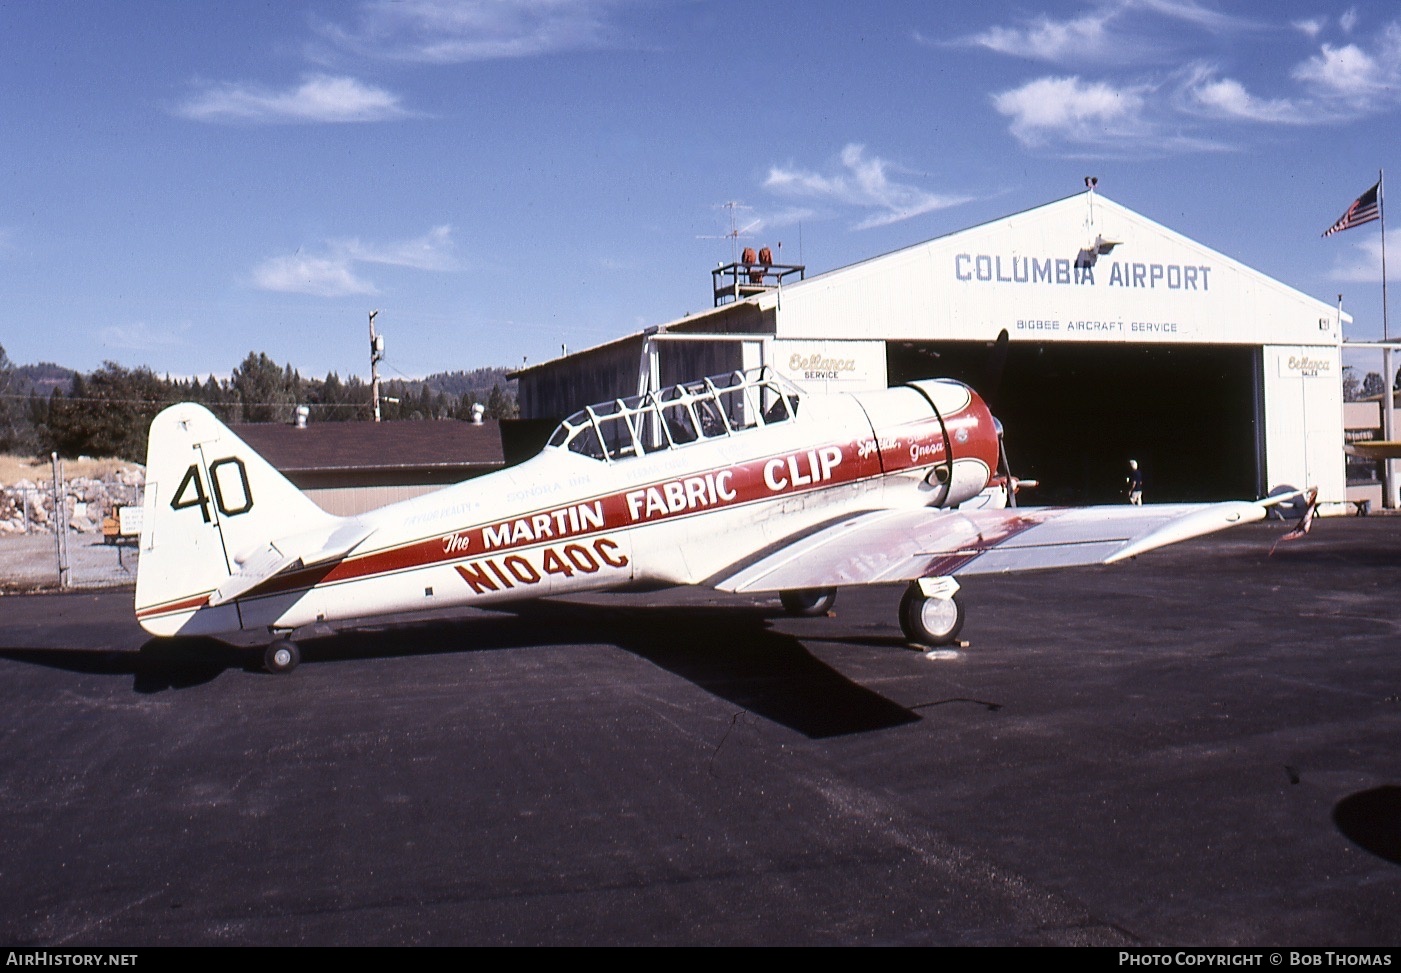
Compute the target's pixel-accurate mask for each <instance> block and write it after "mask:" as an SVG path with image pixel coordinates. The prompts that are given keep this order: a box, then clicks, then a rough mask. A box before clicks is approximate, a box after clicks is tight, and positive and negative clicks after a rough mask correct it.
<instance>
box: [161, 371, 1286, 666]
mask: <svg viewBox="0 0 1401 973" xmlns="http://www.w3.org/2000/svg"><path fill="white" fill-rule="evenodd" d="M1000 434H1001V429H1000V426H999V424H998V423H997V421H996V420H995V419H994V418H993V416H992V415H991V413H990V412H989V411H988V408H987V406H986V405H985V404H984V403H983V400H982V399H981V398H979V397H978V395H977V393H975V392H974V391H973V390H972V389H970V388H969V387H968V386H966V385H963V384H961V383H959V382H954V381H949V380H928V381H918V382H911V383H909V384H907V385H903V386H900V387H897V388H891V389H886V390H883V391H876V392H863V393H856V394H837V395H809V394H804V393H802V392H800V391H799V390H798V389H796V388H795V387H793V386H792V385H791V384H790V383H788V382H786V381H785V380H783V379H782V378H781V377H780V376H778V375H776V374H775V373H773V372H772V371H771V370H767V369H761V370H757V371H751V372H735V373H732V374H729V375H724V376H718V377H714V378H707V379H702V380H699V381H695V382H688V383H686V384H683V385H676V386H672V387H669V388H665V389H662V390H660V391H655V392H649V393H647V394H644V395H639V396H634V397H631V398H627V399H619V400H614V401H612V402H606V403H603V404H601V405H596V406H592V407H590V408H587V409H584V410H582V411H580V412H578V413H575V414H574V415H573V416H571V417H569V418H568V419H566V420H565V421H564V422H563V423H562V424H561V425H560V426H559V428H558V429H556V430H555V432H554V434H553V435H552V436H551V437H550V440H549V444H548V445H547V446H546V447H545V448H544V450H543V451H542V452H541V453H540V454H539V455H538V456H535V457H533V458H532V459H530V460H527V461H526V462H524V463H521V464H520V465H519V466H516V467H512V468H509V469H505V470H501V471H499V472H495V473H491V474H488V475H486V476H482V477H479V478H477V479H473V480H468V481H465V482H463V483H459V484H457V485H456V486H451V487H447V488H444V489H442V490H440V491H437V492H435V493H431V494H427V495H425V496H421V497H417V498H415V499H412V500H407V501H404V502H401V503H395V504H390V505H388V506H385V507H381V508H379V509H377V510H373V511H370V512H369V513H365V514H361V515H359V516H355V517H336V516H332V515H331V514H328V513H326V512H325V511H323V510H322V509H321V508H320V507H318V506H317V505H316V504H315V503H313V502H312V501H311V500H310V499H308V498H307V497H306V496H305V495H304V494H302V493H301V492H300V491H299V490H298V489H297V488H296V487H295V486H293V485H292V484H291V483H289V482H288V481H287V480H286V479H285V478H283V476H282V475H281V474H280V473H278V472H277V471H276V470H275V469H273V467H272V466H270V465H269V464H268V463H267V462H266V461H265V460H263V459H262V457H260V456H258V454H256V453H255V452H253V450H252V449H250V448H249V447H248V446H247V444H245V443H244V442H243V441H242V440H240V439H239V438H238V437H237V436H235V435H234V434H233V432H232V431H231V430H229V429H228V428H227V427H226V426H224V425H223V424H222V423H220V422H219V420H218V419H216V418H215V417H214V416H213V415H212V414H211V413H210V412H208V411H207V410H206V409H204V408H202V407H200V406H198V405H191V404H181V405H175V406H171V407H170V408H168V409H166V410H165V411H163V412H162V413H161V414H160V415H158V416H157V417H156V419H155V420H154V422H152V424H151V435H150V444H149V454H148V460H147V464H148V465H147V483H146V497H145V509H144V521H143V530H142V534H141V549H140V550H141V555H140V562H139V568H138V576H137V582H136V617H137V619H138V621H139V622H140V623H141V625H142V627H143V628H145V629H146V630H147V631H148V632H150V633H152V634H154V635H158V636H185V635H204V636H224V637H232V636H234V635H236V634H242V636H243V637H244V638H247V637H248V635H249V633H254V634H256V633H264V634H265V636H266V637H267V638H269V639H270V641H271V644H270V645H269V646H268V648H267V652H266V655H265V657H264V661H265V664H266V666H267V668H268V669H269V670H272V671H274V672H283V671H287V670H290V669H292V668H293V667H295V666H296V665H297V663H298V661H299V658H300V656H299V652H298V649H297V646H296V643H295V642H293V641H291V638H290V636H292V635H293V634H295V633H296V631H297V630H299V629H306V628H307V627H308V626H314V625H318V624H322V623H324V624H326V625H329V626H331V627H335V626H336V625H337V624H338V623H339V624H354V623H355V622H356V621H361V620H366V619H370V618H374V617H376V616H383V615H388V614H397V613H402V612H429V613H431V612H435V611H443V610H444V609H447V608H456V607H459V606H464V605H466V606H475V605H490V604H493V603H500V602H508V601H521V600H525V599H533V598H540V597H544V596H548V595H565V594H573V593H576V592H585V591H597V590H602V589H622V588H633V589H638V588H657V587H663V586H670V585H709V586H711V587H714V588H717V589H720V590H723V591H731V592H777V593H779V595H780V597H781V600H782V604H783V606H784V607H785V608H786V609H787V610H788V611H790V612H794V613H798V614H825V613H826V612H827V610H828V608H829V607H830V606H831V604H832V603H833V600H834V598H835V591H836V588H837V587H839V586H844V585H862V584H874V583H881V582H892V581H905V582H909V585H908V588H907V591H906V594H905V597H904V599H903V601H902V602H901V606H900V624H901V627H902V629H903V630H904V632H905V635H906V637H907V638H908V639H909V640H910V641H912V642H915V643H920V644H927V645H939V644H946V643H948V642H951V641H953V640H954V639H955V638H956V637H957V635H958V633H959V630H960V628H961V627H962V625H963V619H964V609H963V606H962V603H961V602H960V601H959V599H957V598H956V597H955V593H956V591H957V590H958V582H957V581H955V580H954V577H955V576H956V575H970V574H985V573H993V572H1006V571H1018V570H1027V569H1034V568H1048V567H1060V566H1068V565H1081V564H1098V563H1109V562H1113V561H1119V560H1122V559H1124V558H1128V557H1133V556H1134V555H1137V554H1141V553H1143V552H1145V551H1148V550H1152V549H1153V548H1155V547H1160V546H1162V545H1165V544H1171V543H1174V542H1177V541H1181V540H1185V539H1187V538H1191V537H1196V536H1199V535H1202V534H1206V533H1209V532H1211V531H1215V530H1219V529H1222V528H1225V527H1230V526H1232V525H1235V524H1241V523H1245V522H1248V521H1254V520H1260V519H1262V518H1263V517H1264V516H1265V508H1266V505H1267V504H1268V503H1270V502H1278V500H1280V499H1284V498H1271V500H1269V501H1261V502H1247V501H1228V502H1224V503H1213V504H1160V505H1149V506H1143V507H1136V506H1131V505H1128V504H1124V505H1121V506H1103V507H1080V508H1018V507H1016V506H1015V501H1016V496H1015V493H1016V485H1017V484H1016V481H1015V480H1013V479H1012V477H1011V476H1010V473H1008V472H1007V470H1006V465H1005V461H1004V459H1003V456H1004V454H1003V453H1002V444H1001V435H1000Z"/></svg>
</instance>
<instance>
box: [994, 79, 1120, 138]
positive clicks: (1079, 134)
mask: <svg viewBox="0 0 1401 973" xmlns="http://www.w3.org/2000/svg"><path fill="white" fill-rule="evenodd" d="M992 103H993V107H994V108H996V109H997V111H998V112H1000V113H1001V114H1003V115H1006V116H1007V117H1008V118H1010V119H1011V120H1012V124H1011V132H1012V134H1013V135H1014V136H1016V138H1017V139H1018V141H1020V142H1021V143H1022V144H1023V145H1028V146H1038V145H1043V144H1045V143H1046V142H1048V141H1051V140H1052V139H1058V140H1065V141H1070V142H1076V143H1081V144H1090V143H1096V142H1100V141H1103V140H1105V139H1108V138H1111V137H1115V136H1123V135H1128V134H1142V133H1143V132H1144V125H1143V123H1142V121H1141V118H1140V114H1141V113H1142V111H1143V108H1144V90H1143V89H1141V88H1134V87H1125V88H1116V87H1114V86H1113V85H1111V84H1108V83H1105V82H1102V81H1095V82H1086V81H1083V80H1081V79H1080V78H1078V77H1065V78H1053V77H1045V78H1037V79H1036V80H1034V81H1030V82H1028V83H1027V84H1024V85H1022V86H1021V87H1020V88H1014V89H1012V90H1010V91H1004V92H1002V93H1001V94H998V95H994V96H993V99H992Z"/></svg>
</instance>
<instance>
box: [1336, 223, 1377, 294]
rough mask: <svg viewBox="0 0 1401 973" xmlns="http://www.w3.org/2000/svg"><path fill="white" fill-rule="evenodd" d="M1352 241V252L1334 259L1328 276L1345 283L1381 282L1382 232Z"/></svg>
mask: <svg viewBox="0 0 1401 973" xmlns="http://www.w3.org/2000/svg"><path fill="white" fill-rule="evenodd" d="M1352 232H1354V233H1356V232H1358V231H1356V230H1354V231H1352ZM1334 239H1337V238H1336V237H1335V238H1334ZM1350 242H1351V249H1350V252H1349V253H1347V254H1345V255H1343V256H1340V257H1338V258H1337V259H1336V260H1334V261H1333V268H1332V270H1330V271H1329V272H1328V278H1329V279H1330V280H1335V281H1339V282H1341V283H1345V284H1380V283H1381V280H1382V235H1381V233H1379V232H1378V233H1372V234H1369V235H1367V236H1364V237H1362V238H1361V239H1354V240H1352V241H1350Z"/></svg>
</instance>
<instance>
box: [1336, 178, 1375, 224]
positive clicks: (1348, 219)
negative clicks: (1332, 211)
mask: <svg viewBox="0 0 1401 973" xmlns="http://www.w3.org/2000/svg"><path fill="white" fill-rule="evenodd" d="M1381 189H1382V183H1381V180H1380V179H1378V180H1377V184H1376V185H1375V186H1373V187H1372V188H1371V189H1369V190H1367V191H1366V192H1365V193H1363V194H1362V195H1361V196H1358V197H1357V199H1355V200H1353V203H1352V205H1351V206H1349V207H1348V208H1347V212H1346V213H1344V214H1343V215H1342V216H1340V217H1338V222H1336V223H1334V224H1333V225H1332V226H1330V227H1329V228H1328V229H1326V230H1324V231H1323V235H1324V236H1332V235H1333V234H1334V233H1337V232H1338V231H1339V230H1349V229H1351V228H1352V227H1354V226H1361V225H1362V224H1363V223H1370V222H1372V221H1373V220H1376V219H1380V218H1381V215H1382V210H1381V202H1380V200H1381Z"/></svg>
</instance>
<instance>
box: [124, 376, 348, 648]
mask: <svg viewBox="0 0 1401 973" xmlns="http://www.w3.org/2000/svg"><path fill="white" fill-rule="evenodd" d="M339 521H340V518H338V517H334V516H332V515H331V514H328V513H326V512H325V511H324V510H322V509H321V508H320V507H318V506H317V505H316V504H315V503H313V502H312V501H311V500H310V499H309V498H308V497H307V496H306V495H305V494H303V493H302V492H301V491H300V490H298V489H297V488H296V487H295V486H293V485H292V483H291V482H290V481H288V480H287V478H286V477H284V476H283V475H282V474H281V473H279V472H278V471H277V470H276V469H274V468H273V467H272V465H271V464H269V463H268V462H267V460H265V459H263V458H262V457H261V456H260V455H258V454H257V453H256V452H254V451H253V449H252V448H251V447H250V446H249V445H248V444H247V443H245V442H244V441H243V440H242V439H240V438H238V436H236V435H235V434H234V433H233V431H232V430H231V429H229V428H228V426H226V425H224V424H223V423H222V422H220V421H219V420H218V419H217V418H216V417H215V416H214V414H213V413H211V412H210V411H209V410H208V409H206V408H204V407H203V406H199V405H195V404H193V403H188V402H186V403H181V404H179V405H173V406H171V407H170V408H168V409H165V410H164V411H162V412H161V413H160V414H159V415H157V416H156V418H155V419H154V420H153V421H152V422H151V435H150V440H149V443H148V444H147V449H146V496H145V502H144V506H143V511H142V524H141V547H140V552H141V553H140V559H139V561H138V564H137V575H136V617H137V620H138V621H139V622H140V623H141V626H142V627H143V628H145V629H146V630H147V631H148V632H151V633H152V634H156V635H175V634H190V635H194V634H217V633H220V632H231V631H237V630H238V629H239V628H240V627H241V623H240V617H239V614H238V611H239V609H238V606H237V605H236V604H225V605H220V606H218V607H208V602H209V597H210V595H211V593H213V592H214V591H215V589H217V588H218V587H219V586H220V585H221V584H222V583H224V582H225V581H226V580H227V579H228V578H229V577H230V576H231V575H233V574H235V573H236V572H237V571H238V569H239V564H240V562H241V561H242V560H243V559H246V558H248V557H250V556H251V555H252V554H254V553H255V552H257V551H259V550H261V549H262V548H263V547H264V546H265V545H266V544H267V543H268V542H269V541H270V540H273V539H276V538H279V537H283V536H286V535H291V534H298V533H301V532H303V531H306V530H309V529H316V528H318V527H326V528H328V529H329V528H330V527H331V526H332V525H334V524H336V523H338V522H339Z"/></svg>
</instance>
